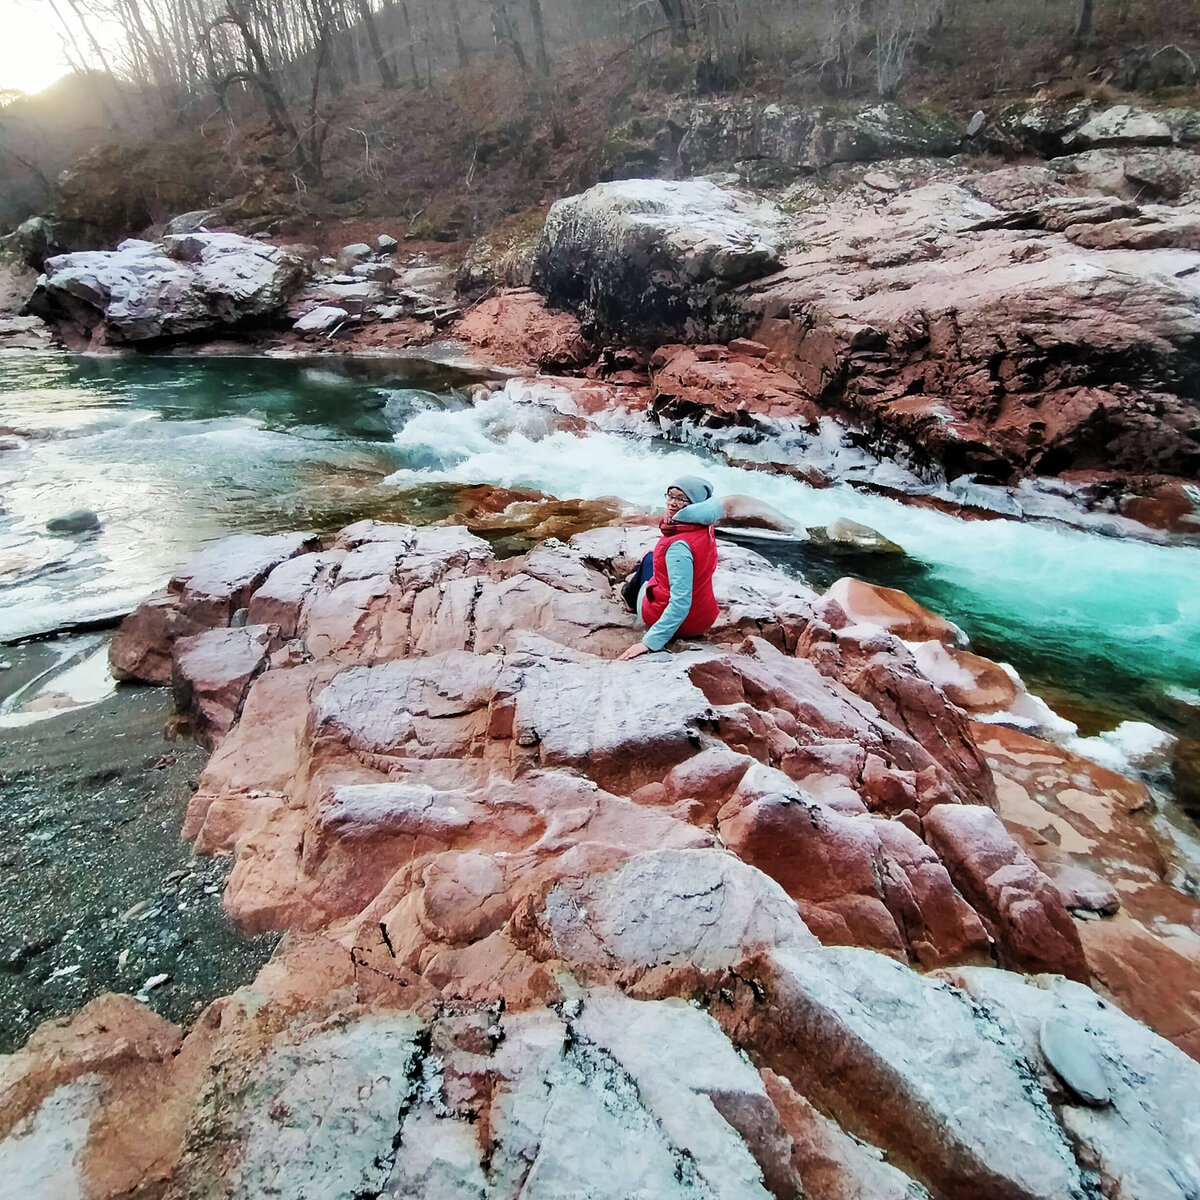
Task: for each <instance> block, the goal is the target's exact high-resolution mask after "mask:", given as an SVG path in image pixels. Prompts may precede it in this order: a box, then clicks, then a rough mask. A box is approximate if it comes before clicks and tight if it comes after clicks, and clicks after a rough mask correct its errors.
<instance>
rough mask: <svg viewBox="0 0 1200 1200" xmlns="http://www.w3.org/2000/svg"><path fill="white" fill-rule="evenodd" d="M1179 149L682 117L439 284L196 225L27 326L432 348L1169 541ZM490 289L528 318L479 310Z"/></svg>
mask: <svg viewBox="0 0 1200 1200" xmlns="http://www.w3.org/2000/svg"><path fill="white" fill-rule="evenodd" d="M643 124H644V126H645V128H646V129H650V128H651V127H652V126H653V121H652V120H650V119H649V118H648V119H647V121H646V122H644V123H643ZM1197 130H1200V121H1198V120H1197V117H1196V114H1195V113H1194V112H1192V111H1191V110H1187V109H1182V108H1154V109H1151V108H1139V107H1136V106H1133V105H1131V104H1110V105H1108V106H1105V105H1103V104H1099V103H1095V102H1092V101H1091V100H1085V99H1079V100H1076V101H1069V102H1068V101H1053V100H1047V99H1037V100H1034V101H1027V102H1021V103H1016V104H1011V105H1008V106H1006V107H1004V108H1002V109H996V110H995V111H988V112H984V111H982V110H981V111H980V113H978V114H977V116H976V119H974V120H972V121H971V122H970V123H969V124H962V125H961V126H960V125H959V124H957V123H956V122H955V121H953V120H951V119H949V118H945V117H940V118H939V117H937V116H936V114H931V113H929V112H924V111H920V112H918V111H911V112H910V111H907V110H903V109H900V108H898V107H897V106H895V105H877V106H873V107H871V108H868V109H863V110H862V111H859V112H857V113H844V112H840V111H835V110H833V109H828V110H826V109H824V108H820V107H817V108H812V109H805V108H795V107H788V106H767V107H766V108H762V107H761V106H760V107H757V108H756V107H755V106H752V105H751V106H749V107H747V106H745V105H742V106H740V107H739V106H738V105H736V104H726V103H720V102H714V103H704V104H695V105H690V106H684V107H681V108H679V109H678V111H675V110H672V111H671V112H670V113H664V114H663V116H662V131H666V132H665V133H664V132H662V131H660V134H661V136H660V134H655V135H654V138H653V139H652V141H653V146H654V154H653V155H652V156H651V157H650V158H648V159H646V161H647V163H650V164H651V165H653V167H654V169H655V171H656V172H657V174H658V175H659V176H660V177H659V178H655V179H640V180H639V179H627V180H621V181H618V182H612V183H607V184H601V185H599V186H597V187H595V188H593V189H590V190H589V191H587V192H585V193H582V194H581V195H578V196H573V197H568V198H566V199H564V200H560V201H558V202H556V203H555V204H554V205H552V206H551V208H550V212H549V214H548V215H547V217H546V220H545V222H544V225H540V221H539V222H533V225H538V226H540V232H536V231H535V232H532V233H529V234H528V235H527V236H526V237H525V238H524V239H523V240H522V239H517V241H515V242H514V241H512V240H511V239H510V240H509V241H508V242H504V243H503V244H501V243H500V241H497V244H495V245H492V244H490V243H489V242H488V239H487V238H486V237H484V238H482V239H480V240H479V241H478V242H477V243H476V244H475V245H474V246H473V247H471V248H470V249H469V251H468V252H467V255H466V259H465V261H464V262H463V264H462V266H461V268H460V269H459V270H458V272H457V274H455V273H454V272H453V271H452V270H451V263H450V262H449V261H447V260H440V259H437V258H431V257H430V256H429V255H428V254H427V253H426V252H424V251H421V252H415V251H413V250H409V249H406V248H405V246H404V245H403V244H402V243H400V242H399V241H398V240H397V239H396V238H395V237H394V236H392V235H391V234H389V233H386V232H385V233H380V234H378V235H377V236H375V237H373V238H372V239H371V240H370V241H366V242H361V241H360V242H353V243H350V244H348V245H346V246H344V247H342V248H341V249H340V251H339V252H338V253H336V254H334V255H328V254H327V255H324V256H322V254H321V252H320V251H319V250H318V249H317V247H316V246H313V245H299V244H291V245H288V244H282V243H281V244H280V245H272V244H269V241H264V240H263V239H266V238H267V236H268V235H266V234H259V235H258V236H257V238H244V237H238V236H237V235H235V234H232V233H229V232H222V231H217V232H210V231H209V227H210V226H212V225H214V224H217V223H219V221H220V219H221V214H220V212H219V211H212V212H202V213H191V214H185V216H184V217H182V218H179V219H177V220H176V221H175V222H173V223H172V224H171V225H170V226H168V229H167V232H166V233H165V234H164V236H163V238H162V240H161V241H160V242H158V243H152V242H149V241H130V242H126V243H123V245H122V247H121V248H119V249H118V250H117V251H115V252H112V254H108V255H105V254H82V255H79V254H75V255H65V256H59V257H54V258H51V259H49V260H47V268H46V273H45V274H44V276H43V277H42V279H41V281H40V282H39V283H38V285H37V288H36V290H35V292H34V295H33V298H32V299H31V301H30V303H29V311H31V312H36V313H39V314H41V315H42V316H45V317H46V318H47V319H48V320H49V321H50V322H51V323H52V325H53V326H54V327H55V329H56V330H57V333H58V336H59V337H62V338H64V339H66V341H67V342H68V344H71V345H84V344H86V345H90V346H92V347H95V346H98V345H104V344H112V345H138V346H151V347H162V346H163V345H165V344H169V343H171V342H172V341H175V340H178V339H179V338H186V339H196V338H203V339H210V340H211V339H213V338H221V339H227V338H230V337H233V338H237V339H241V344H243V345H246V344H249V345H252V346H254V347H256V348H257V349H270V350H275V351H285V352H286V351H293V350H296V349H298V348H300V347H303V348H305V349H306V350H318V351H332V352H338V353H341V352H346V351H347V350H371V351H380V350H385V351H386V350H394V349H396V348H399V347H404V346H409V345H412V344H419V343H422V342H427V341H429V340H430V339H432V338H435V337H439V336H442V335H443V334H445V333H447V332H448V333H450V334H452V335H453V336H456V337H458V338H460V339H462V340H463V341H466V342H467V343H468V344H469V345H473V346H475V347H477V348H480V349H482V350H483V351H484V352H485V354H486V355H487V356H488V357H489V358H491V359H492V360H495V361H509V362H512V363H513V364H515V365H520V366H524V367H529V366H536V367H539V368H541V369H543V370H546V371H549V372H554V373H567V374H574V375H588V376H590V377H591V378H593V379H600V380H605V381H608V382H613V383H615V384H618V385H622V386H625V387H630V386H637V387H640V388H642V389H644V391H645V399H644V401H643V402H642V404H641V407H643V408H647V409H648V410H649V412H650V415H651V416H652V417H653V418H654V419H655V420H656V421H658V422H660V423H661V424H663V425H664V426H666V427H668V428H669V427H670V426H671V425H672V424H674V425H678V426H681V427H683V428H685V429H687V430H689V431H694V430H695V429H696V428H697V427H703V428H704V429H706V430H708V431H709V434H710V435H711V434H713V433H722V434H723V441H724V442H726V443H727V442H730V441H731V440H739V441H741V442H743V443H748V444H751V445H753V444H755V443H757V442H761V441H763V440H764V439H766V440H772V439H773V440H776V441H779V440H782V441H785V442H787V443H788V444H789V452H784V453H780V454H776V455H770V454H766V455H759V456H757V457H759V458H760V459H766V460H768V461H771V462H773V463H774V465H776V466H786V465H787V464H788V462H789V461H790V459H791V458H794V457H795V452H796V451H797V450H799V451H801V452H804V451H806V450H807V449H809V448H810V447H811V446H812V445H813V444H815V443H818V442H821V441H826V442H827V441H828V440H829V435H828V434H821V435H820V436H818V434H819V433H820V426H821V422H822V418H826V419H827V420H828V422H831V423H832V426H833V428H835V429H836V430H837V431H838V435H839V436H840V437H842V438H843V439H844V440H846V441H848V442H851V443H856V444H858V445H861V446H864V447H867V448H868V449H870V450H871V451H873V452H874V453H875V455H876V456H877V457H879V458H883V459H887V460H899V462H901V463H902V464H903V465H904V466H905V467H906V468H907V469H908V474H909V477H910V478H909V479H907V480H906V481H905V484H904V486H905V488H907V489H909V490H912V489H913V488H914V486H916V487H920V486H921V485H922V484H924V485H927V486H928V487H930V488H933V489H937V490H938V491H939V498H940V499H941V500H942V501H943V502H946V503H956V504H959V505H962V506H967V507H971V506H977V507H980V508H982V509H985V510H987V509H993V510H996V511H1000V512H1008V513H1015V514H1020V515H1040V514H1039V509H1040V510H1041V511H1043V512H1045V511H1048V510H1052V509H1054V507H1055V505H1056V502H1059V503H1058V507H1060V508H1061V507H1062V505H1061V503H1060V502H1061V501H1062V500H1063V499H1064V498H1065V499H1067V500H1069V501H1070V503H1071V505H1073V506H1074V507H1075V508H1077V509H1082V510H1084V511H1090V512H1095V513H1100V514H1105V515H1111V516H1113V517H1117V518H1121V519H1127V520H1128V521H1129V522H1130V523H1131V524H1140V525H1142V526H1147V527H1150V528H1153V529H1159V530H1165V531H1167V532H1169V533H1172V534H1175V535H1179V536H1182V537H1189V538H1194V537H1196V536H1198V535H1200V492H1197V491H1196V477H1197V473H1198V472H1200V425H1198V418H1197V399H1198V397H1200V382H1198V377H1197V374H1196V370H1195V362H1194V360H1195V346H1196V344H1197V339H1198V338H1200V324H1198V318H1197V315H1196V314H1197V310H1198V307H1200V293H1198V292H1197V290H1196V289H1197V284H1196V280H1197V279H1198V278H1200V275H1198V274H1197V271H1198V270H1200V234H1198V232H1197V231H1198V230H1200V207H1198V204H1200V200H1198V197H1200V153H1198V152H1197V149H1196V147H1197V144H1198V141H1197V138H1198V137H1200V134H1198V133H1197ZM987 155H992V156H994V155H1002V156H1003V157H1004V159H1006V160H1007V161H1006V162H1004V163H1003V165H1000V166H997V160H996V159H995V158H994V157H993V158H987V157H985V156H987ZM883 163H886V166H881V165H880V164H883ZM699 171H709V172H713V171H717V172H720V174H716V175H710V176H709V177H707V178H705V179H694V178H688V177H689V176H692V175H695V174H696V173H697V172H699ZM663 177H665V178H663ZM739 189H740V190H739ZM533 225H531V228H532V227H533ZM497 236H498V237H499V235H497ZM276 240H280V239H278V238H277V239H276ZM514 283H516V284H521V285H530V284H532V285H533V286H534V287H535V288H536V289H538V292H539V293H540V294H541V295H543V296H544V297H545V298H546V299H547V301H548V303H549V305H550V306H551V307H550V308H546V307H545V306H543V305H542V304H540V303H539V302H538V301H537V299H536V296H535V295H534V294H533V293H531V292H530V291H528V290H527V287H526V288H521V289H518V290H516V291H503V290H501V291H500V293H499V294H498V295H496V294H494V293H495V292H496V289H503V288H504V287H505V285H511V284H514ZM456 287H457V289H458V294H456ZM480 299H482V303H477V302H478V301H479V300H480ZM464 306H469V310H468V311H466V312H465V313H464V312H462V311H461V310H462V309H463V308H464ZM23 320H24V321H25V322H26V323H24V324H22V323H18V325H17V326H15V327H14V328H13V330H12V336H13V337H16V338H18V339H27V338H28V337H29V336H31V334H30V330H29V329H28V327H27V321H28V319H23ZM289 326H290V327H291V328H288V327H289ZM247 339H248V341H247ZM914 480H915V481H916V482H915V484H914V482H913V481H914ZM989 489H991V490H989ZM996 489H999V491H997V490H996ZM1022 490H1024V491H1025V492H1026V493H1030V492H1032V493H1033V495H1032V496H1022V495H1020V494H1018V493H1020V492H1021V491H1022ZM1123 528H1127V527H1125V526H1122V525H1121V524H1120V522H1119V521H1118V522H1117V523H1116V524H1115V525H1114V529H1115V530H1116V531H1121V530H1122V529H1123Z"/></svg>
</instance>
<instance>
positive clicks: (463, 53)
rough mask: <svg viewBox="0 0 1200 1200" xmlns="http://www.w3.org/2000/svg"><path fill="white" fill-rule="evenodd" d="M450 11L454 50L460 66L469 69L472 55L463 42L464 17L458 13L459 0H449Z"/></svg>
mask: <svg viewBox="0 0 1200 1200" xmlns="http://www.w3.org/2000/svg"><path fill="white" fill-rule="evenodd" d="M448 3H449V9H450V27H451V29H453V31H454V50H455V53H456V54H457V55H458V65H459V66H460V67H464V68H465V67H469V66H470V65H471V55H470V52H469V51H468V50H467V43H466V42H464V41H463V31H462V17H461V16H460V15H459V11H458V0H448Z"/></svg>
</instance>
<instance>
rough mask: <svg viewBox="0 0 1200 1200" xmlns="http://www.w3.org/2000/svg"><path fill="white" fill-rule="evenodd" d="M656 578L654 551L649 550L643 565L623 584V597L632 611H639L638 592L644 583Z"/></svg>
mask: <svg viewBox="0 0 1200 1200" xmlns="http://www.w3.org/2000/svg"><path fill="white" fill-rule="evenodd" d="M653 578H654V551H653V550H648V551H647V552H646V557H645V558H643V559H642V562H641V566H639V567H638V569H637V570H636V571H634V572H633V574H632V575H630V576H629V578H628V579H627V580H625V582H624V583H623V584H622V585H621V599H622V600H624V601H625V607H626V608H627V609H629V611H630V612H637V598H638V593H639V592H640V591H641V590H642V584H644V583H649V582H650V580H651V579H653Z"/></svg>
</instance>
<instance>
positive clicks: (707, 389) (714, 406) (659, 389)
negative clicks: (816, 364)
mask: <svg viewBox="0 0 1200 1200" xmlns="http://www.w3.org/2000/svg"><path fill="white" fill-rule="evenodd" d="M766 353H767V348H766V347H765V346H763V345H761V344H759V343H754V342H749V341H744V340H741V339H737V340H735V341H733V342H731V343H730V344H729V346H728V347H727V348H726V347H719V346H663V347H661V348H660V349H658V350H656V351H655V353H654V355H653V356H652V357H651V359H650V369H651V381H650V383H651V388H652V390H653V392H654V402H653V406H652V411H653V412H654V413H656V414H658V415H660V416H665V417H669V418H670V419H672V420H680V419H686V420H688V421H691V422H697V423H699V424H702V425H709V424H716V425H728V424H739V423H741V422H742V421H744V420H745V416H746V414H749V413H753V414H754V415H756V416H764V417H775V418H791V419H793V420H795V419H799V420H800V421H801V422H802V423H803V424H804V425H807V426H812V425H815V424H816V422H817V419H818V418H819V417H820V415H821V410H820V409H819V408H818V407H817V405H816V404H814V403H813V401H812V400H811V399H810V398H809V397H808V395H807V394H806V393H805V391H804V388H803V387H802V385H801V384H800V383H799V382H798V381H797V380H796V379H793V378H792V376H790V375H788V374H787V373H786V372H784V371H781V370H780V369H779V368H778V367H773V366H771V365H770V364H769V363H767V362H766V361H765V355H766Z"/></svg>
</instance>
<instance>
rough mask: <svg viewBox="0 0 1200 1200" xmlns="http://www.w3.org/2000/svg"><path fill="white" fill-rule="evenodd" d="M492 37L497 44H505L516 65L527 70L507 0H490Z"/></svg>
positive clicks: (523, 52) (527, 66)
mask: <svg viewBox="0 0 1200 1200" xmlns="http://www.w3.org/2000/svg"><path fill="white" fill-rule="evenodd" d="M492 37H493V38H494V39H495V42H496V45H497V46H507V47H508V48H509V49H510V50H511V51H512V52H513V58H515V59H516V60H517V66H519V67H520V68H521V70H522V71H528V70H529V62H528V61H527V59H526V58H525V51H524V49H522V47H521V43H520V42H519V41H518V40H517V32H516V30H515V29H514V28H513V20H512V14H511V13H510V12H509V11H508V0H492Z"/></svg>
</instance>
